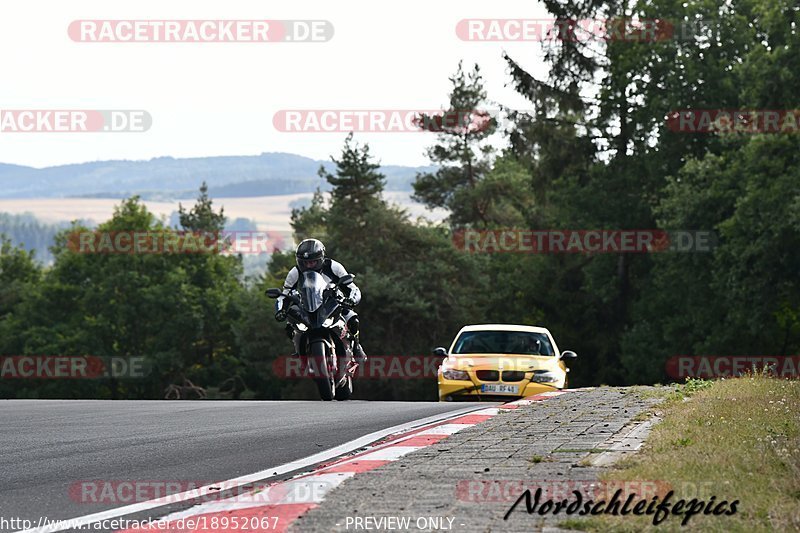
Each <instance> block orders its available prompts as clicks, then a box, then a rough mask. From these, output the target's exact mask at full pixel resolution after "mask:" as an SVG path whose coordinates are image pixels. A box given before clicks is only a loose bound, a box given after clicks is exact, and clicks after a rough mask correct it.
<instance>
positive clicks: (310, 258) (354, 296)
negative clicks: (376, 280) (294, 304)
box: [275, 239, 367, 364]
mask: <svg viewBox="0 0 800 533" xmlns="http://www.w3.org/2000/svg"><path fill="white" fill-rule="evenodd" d="M295 258H296V262H297V266H296V267H294V268H292V269H291V270H290V271H289V274H287V276H286V280H285V281H284V282H283V296H279V297H278V299H277V300H276V301H275V320H278V321H279V322H282V321H284V320H286V314H287V311H288V307H284V301H285V299H286V298H285V296H286V295H287V294H289V291H291V290H293V289H296V288H297V282H298V280H299V279H300V274H301V273H302V272H306V271H308V270H313V271H315V272H319V273H320V274H321V275H322V277H323V278H324V279H325V281H327V282H328V283H336V282H338V281H339V279H340V278H342V277H344V276H346V275H347V270H345V268H344V267H343V266H342V264H341V263H339V262H337V261H334V260H333V259H330V258H328V257H325V245H324V244H322V242H321V241H319V240H317V239H306V240H304V241H303V242H301V243H300V244H299V245H298V246H297V250H295ZM341 289H342V292H344V295H345V299H344V301H343V302H342V306H343V307H345V308H346V309H347V310H346V311H345V312H344V313H342V318H344V320H345V322H347V331H348V332H349V333H350V340H351V341H352V346H353V356H354V358H355V361H356V362H357V363H358V364H363V363H364V362H366V360H367V355H366V354H365V353H364V349H363V348H362V347H361V342H360V337H359V334H360V332H359V323H358V314H356V313H355V312H354V311H353V309H352V308H353V307H355V306H356V305H358V304H359V302H360V301H361V289H359V288H358V287H357V286H356V284H355V283H353V282H351V283H349V284H347V285H343V286H342V287H341ZM286 334H287V335H288V336H289V338H290V339H292V341H293V342H294V352H295V353H294V354H293V355H297V354H299V353H300V337H301V335H300V334H296V333H295V329H294V328H293V327H292V326H291V325H290V324H286Z"/></svg>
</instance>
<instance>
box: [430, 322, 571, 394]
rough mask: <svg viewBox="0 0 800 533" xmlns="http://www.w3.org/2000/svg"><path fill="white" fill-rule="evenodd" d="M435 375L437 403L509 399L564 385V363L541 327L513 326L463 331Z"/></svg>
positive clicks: (438, 350) (475, 327) (439, 352)
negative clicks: (437, 388)
mask: <svg viewBox="0 0 800 533" xmlns="http://www.w3.org/2000/svg"><path fill="white" fill-rule="evenodd" d="M433 353H434V354H435V355H438V356H441V357H444V358H445V359H444V360H443V361H442V364H441V366H440V367H439V370H438V381H439V400H440V401H452V400H473V401H474V400H479V399H481V398H487V399H488V398H491V399H501V398H502V399H512V398H522V397H525V396H531V395H533V394H539V393H542V392H546V391H552V390H558V389H563V388H565V387H566V386H567V372H569V369H568V368H567V366H566V365H565V364H564V359H573V358H575V357H577V354H576V353H575V352H573V351H570V350H566V351H563V352H562V351H559V349H558V346H557V345H556V341H555V340H554V339H553V336H552V335H551V334H550V332H549V331H548V330H547V329H546V328H540V327H536V326H519V325H514V324H480V325H473V326H464V327H463V328H461V331H459V332H458V335H456V338H455V340H454V341H453V344H451V345H450V349H449V350H447V349H445V348H436V349H435V350H434V352H433Z"/></svg>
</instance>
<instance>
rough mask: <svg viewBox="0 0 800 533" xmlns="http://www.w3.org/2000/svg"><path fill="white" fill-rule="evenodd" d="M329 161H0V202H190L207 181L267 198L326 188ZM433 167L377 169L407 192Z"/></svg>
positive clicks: (282, 157)
mask: <svg viewBox="0 0 800 533" xmlns="http://www.w3.org/2000/svg"><path fill="white" fill-rule="evenodd" d="M320 165H323V166H325V168H326V169H328V170H333V168H334V164H333V163H332V162H330V161H320V160H315V159H311V158H308V157H303V156H299V155H294V154H287V153H280V152H273V153H263V154H261V155H257V156H220V157H194V158H183V159H176V158H173V157H158V158H155V159H150V160H149V161H128V160H112V161H95V162H91V163H80V164H72V165H60V166H54V167H46V168H41V169H37V168H33V167H25V166H19V165H8V164H3V163H0V198H60V197H69V196H72V197H75V196H79V197H95V198H101V197H102V198H124V197H127V196H130V195H132V194H140V195H141V196H142V197H143V198H146V199H157V198H164V199H166V198H193V197H195V195H196V194H197V189H198V187H199V186H200V184H201V183H202V182H203V181H205V182H206V183H208V187H209V194H210V195H211V197H212V198H214V197H217V198H225V197H237V196H267V195H275V194H296V193H306V192H313V191H314V190H315V189H316V188H317V187H320V188H322V190H326V189H327V187H326V186H327V183H325V181H324V180H322V179H320V178H319V177H318V176H317V170H318V169H319V167H320ZM433 169H435V167H430V166H429V167H404V166H393V165H387V166H385V167H382V168H381V172H383V173H384V174H385V175H386V177H387V180H386V182H387V183H386V189H387V190H389V191H410V190H411V183H412V182H413V181H414V177H415V176H416V174H417V172H425V171H430V170H433Z"/></svg>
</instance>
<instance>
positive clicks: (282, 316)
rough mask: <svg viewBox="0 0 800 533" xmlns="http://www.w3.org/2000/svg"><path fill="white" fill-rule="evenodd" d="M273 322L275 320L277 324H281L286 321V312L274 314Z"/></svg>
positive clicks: (281, 311)
mask: <svg viewBox="0 0 800 533" xmlns="http://www.w3.org/2000/svg"><path fill="white" fill-rule="evenodd" d="M275 320H277V321H278V322H283V321H284V320H286V311H284V310H283V309H281V310H280V311H278V312H276V313H275Z"/></svg>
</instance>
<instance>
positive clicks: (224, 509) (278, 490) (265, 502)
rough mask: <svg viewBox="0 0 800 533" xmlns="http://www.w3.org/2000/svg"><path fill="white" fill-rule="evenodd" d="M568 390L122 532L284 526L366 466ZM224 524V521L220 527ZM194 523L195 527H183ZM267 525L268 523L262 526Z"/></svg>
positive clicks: (434, 427) (424, 430)
mask: <svg viewBox="0 0 800 533" xmlns="http://www.w3.org/2000/svg"><path fill="white" fill-rule="evenodd" d="M566 392H567V391H551V392H544V393H542V394H537V395H534V396H528V397H527V398H523V399H521V400H517V401H515V402H510V403H507V404H504V405H501V406H499V407H490V408H487V409H481V410H478V411H475V412H472V413H469V414H466V415H461V416H458V417H456V418H452V419H449V420H445V421H444V422H435V423H433V424H429V425H427V426H423V427H421V428H416V429H414V430H411V431H407V432H403V433H401V434H398V435H392V436H390V437H387V438H386V439H384V440H383V441H380V442H378V443H376V444H374V445H372V446H371V447H370V448H369V449H368V450H366V451H364V452H361V453H358V454H356V455H351V456H348V457H343V458H340V459H338V460H335V461H333V462H331V463H328V464H323V465H320V466H318V467H317V468H316V469H314V470H313V471H311V472H308V473H305V474H302V475H299V476H297V477H294V478H292V479H289V480H286V481H280V482H276V483H272V484H268V485H265V486H263V487H261V488H259V489H256V490H254V491H252V492H248V493H245V494H238V495H236V496H232V497H230V498H225V499H220V500H218V501H214V502H208V503H203V504H200V505H197V506H194V507H192V508H190V509H187V510H185V511H180V512H176V513H172V514H169V515H167V516H164V517H162V518H160V519H159V520H158V522H159V524H158V525H155V524H154V525H153V526H152V527H149V528H140V529H129V530H125V533H144V532H152V531H171V532H178V531H180V532H182V533H188V532H194V531H197V532H198V533H199V532H201V531H220V532H222V531H230V530H231V529H232V528H234V523H236V524H239V525H241V524H244V523H247V528H248V529H249V530H250V531H256V532H258V531H264V532H269V533H275V532H282V531H286V529H287V528H288V527H289V525H290V524H291V523H292V522H294V521H295V520H296V519H297V518H298V517H300V516H301V515H302V514H304V513H306V512H307V511H309V510H310V509H313V508H314V507H317V506H318V505H319V504H320V503H321V502H322V501H323V500H324V499H325V495H326V494H327V493H328V492H329V491H330V490H332V489H334V488H335V487H337V486H338V485H340V484H341V483H342V482H344V481H345V480H347V479H350V478H352V477H353V476H355V475H356V474H359V473H362V472H367V471H369V470H372V469H374V468H378V467H379V466H382V465H385V464H386V463H389V462H392V461H396V460H398V459H399V458H401V457H403V456H404V455H406V454H408V453H411V452H414V451H417V450H421V449H423V448H425V447H427V446H430V445H431V444H434V443H436V442H439V441H440V440H442V439H446V438H447V437H448V436H450V435H452V434H454V433H458V432H459V431H461V430H463V429H466V428H468V427H472V426H474V425H475V424H478V423H480V422H483V421H485V420H488V419H490V418H492V417H493V416H495V415H497V414H498V413H499V412H500V411H501V410H506V409H516V408H518V407H520V406H522V405H530V404H532V403H534V402H538V401H543V400H547V399H550V398H553V397H555V396H559V395H561V394H564V393H566ZM223 524H224V525H225V526H226V527H223ZM187 526H194V527H187ZM264 526H266V527H264Z"/></svg>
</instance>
